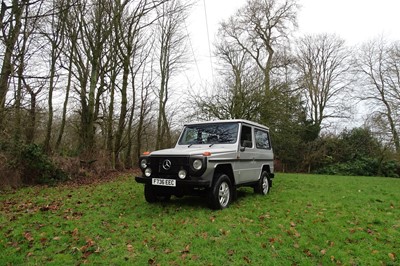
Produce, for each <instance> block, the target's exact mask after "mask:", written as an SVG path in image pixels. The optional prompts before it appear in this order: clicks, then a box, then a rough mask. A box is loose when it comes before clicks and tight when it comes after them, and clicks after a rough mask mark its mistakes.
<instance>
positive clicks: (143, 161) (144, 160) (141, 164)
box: [140, 159, 147, 169]
mask: <svg viewBox="0 0 400 266" xmlns="http://www.w3.org/2000/svg"><path fill="white" fill-rule="evenodd" d="M140 167H142V168H143V169H144V168H146V167H147V160H146V159H142V160H141V161H140Z"/></svg>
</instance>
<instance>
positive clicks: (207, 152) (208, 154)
mask: <svg viewBox="0 0 400 266" xmlns="http://www.w3.org/2000/svg"><path fill="white" fill-rule="evenodd" d="M203 156H211V152H209V151H205V152H203Z"/></svg>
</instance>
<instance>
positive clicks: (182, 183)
mask: <svg viewBox="0 0 400 266" xmlns="http://www.w3.org/2000/svg"><path fill="white" fill-rule="evenodd" d="M135 180H136V182H138V183H142V184H149V185H151V177H142V176H136V177H135ZM175 180H176V187H210V186H211V181H209V180H180V179H175Z"/></svg>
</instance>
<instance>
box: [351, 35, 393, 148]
mask: <svg viewBox="0 0 400 266" xmlns="http://www.w3.org/2000/svg"><path fill="white" fill-rule="evenodd" d="M399 59H400V45H399V43H398V42H395V43H389V42H387V41H385V40H384V39H383V38H379V39H375V40H372V41H370V42H367V43H365V44H363V45H362V46H361V49H360V51H359V54H358V55H357V59H356V66H357V70H358V72H359V75H360V78H359V79H358V80H359V82H360V88H362V91H360V93H359V95H360V98H361V99H362V100H364V101H366V102H367V103H369V104H370V106H371V108H372V113H373V115H374V116H375V117H376V119H377V120H382V119H384V120H385V121H386V123H385V125H386V127H387V129H388V131H389V132H390V136H391V140H392V143H393V144H394V147H395V150H396V152H397V153H400V139H399V126H400V123H399V121H400V110H399V106H400V97H399V95H400V64H399ZM381 124H382V123H381ZM383 132H385V131H383Z"/></svg>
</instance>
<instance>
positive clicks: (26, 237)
mask: <svg viewBox="0 0 400 266" xmlns="http://www.w3.org/2000/svg"><path fill="white" fill-rule="evenodd" d="M24 237H25V239H26V240H28V241H29V242H31V241H33V237H32V234H31V233H30V232H25V233H24Z"/></svg>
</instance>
